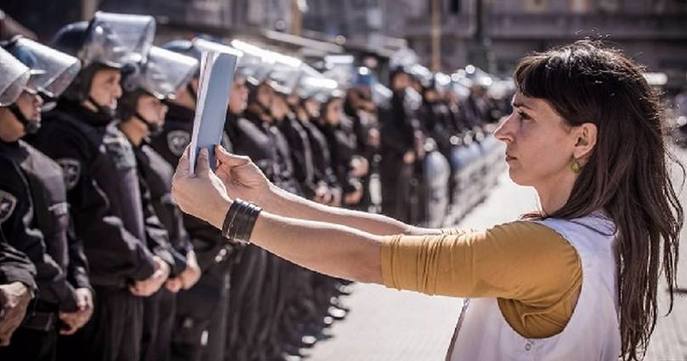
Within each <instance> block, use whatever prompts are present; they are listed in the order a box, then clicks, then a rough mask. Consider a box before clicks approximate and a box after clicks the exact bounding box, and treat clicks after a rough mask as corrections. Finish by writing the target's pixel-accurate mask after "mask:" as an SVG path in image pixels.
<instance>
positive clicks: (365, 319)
mask: <svg viewBox="0 0 687 361" xmlns="http://www.w3.org/2000/svg"><path fill="white" fill-rule="evenodd" d="M678 156H679V158H680V159H682V160H683V161H685V162H686V163H687V152H683V151H678ZM685 193H686V192H682V194H681V197H680V199H681V200H682V202H683V204H686V205H687V202H685V201H686V200H687V195H686V194H685ZM532 209H536V197H535V194H534V192H533V191H532V190H531V189H528V188H523V187H519V186H517V185H515V184H513V183H512V182H511V181H510V180H509V179H508V177H507V175H506V174H504V175H502V176H501V177H500V179H499V184H498V186H497V187H496V188H495V189H494V190H493V192H492V194H491V196H490V197H489V198H488V199H487V200H486V201H485V202H484V203H482V204H481V205H480V206H478V207H477V208H475V209H474V210H473V211H472V212H471V213H470V214H469V215H468V216H467V217H466V218H465V219H464V220H463V221H462V222H461V224H460V226H461V227H466V228H484V227H488V226H490V225H493V224H497V223H502V222H506V221H509V220H514V219H516V218H517V217H518V216H519V215H520V214H522V213H523V212H525V211H527V210H532ZM683 235H687V231H683ZM682 250H683V251H682V252H681V254H682V255H683V256H682V257H681V267H680V268H679V273H680V277H679V282H680V283H681V285H682V286H683V287H685V288H687V261H686V259H687V245H684V244H683V246H682ZM353 290H354V292H353V294H352V295H351V296H348V297H346V298H344V303H345V304H346V305H347V306H349V307H350V308H351V312H350V313H349V315H348V317H347V318H346V319H345V320H344V321H340V322H338V323H336V324H335V325H334V326H333V327H332V328H331V329H330V331H331V334H332V335H333V337H332V338H330V339H328V340H325V341H322V342H319V343H318V344H317V345H316V346H315V347H314V348H312V349H310V350H305V353H306V354H307V355H309V358H308V359H309V360H316V361H319V360H327V361H368V360H369V361H391V360H394V361H404V360H408V361H410V360H413V361H417V360H439V361H440V360H443V359H444V356H445V353H446V349H447V347H448V343H449V340H450V338H451V335H452V332H453V329H454V326H455V322H456V320H457V318H458V312H459V307H460V305H461V300H460V299H456V298H448V297H430V296H425V295H421V294H417V293H413V292H405V291H404V292H401V291H396V290H392V289H387V288H384V287H382V286H373V285H362V284H358V285H355V286H354V289H353ZM659 294H660V297H661V304H662V305H665V304H666V299H667V297H666V292H665V286H664V285H661V288H660V290H659ZM666 311H667V308H666V307H665V306H662V308H661V311H660V313H661V314H662V315H663V314H665V312H666ZM646 360H660V361H665V360H671V361H673V360H675V361H677V360H681V361H685V360H687V295H686V296H681V297H678V298H677V300H676V303H675V306H674V309H673V312H672V313H671V314H670V315H669V316H668V317H661V318H660V319H659V322H658V325H657V327H656V332H655V334H654V336H653V337H652V340H651V343H650V346H649V350H648V352H647V357H646Z"/></svg>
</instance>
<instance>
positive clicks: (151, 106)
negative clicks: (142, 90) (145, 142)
mask: <svg viewBox="0 0 687 361" xmlns="http://www.w3.org/2000/svg"><path fill="white" fill-rule="evenodd" d="M136 110H137V111H138V113H139V114H141V116H142V117H143V118H144V119H145V120H146V121H148V122H150V123H153V124H157V125H159V126H162V125H164V122H165V115H167V106H166V105H165V104H164V103H163V102H162V101H161V100H160V99H158V98H156V97H154V96H151V95H148V94H143V95H141V96H140V97H138V103H137V104H136Z"/></svg>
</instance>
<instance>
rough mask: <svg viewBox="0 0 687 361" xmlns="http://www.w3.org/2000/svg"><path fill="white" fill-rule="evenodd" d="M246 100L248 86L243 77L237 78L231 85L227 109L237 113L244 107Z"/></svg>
mask: <svg viewBox="0 0 687 361" xmlns="http://www.w3.org/2000/svg"><path fill="white" fill-rule="evenodd" d="M247 102H248V87H247V86H246V80H245V79H237V80H235V81H234V84H233V85H232V87H231V95H230V96H229V110H230V111H231V112H232V113H235V114H238V113H241V112H243V111H244V110H245V109H246V103H247Z"/></svg>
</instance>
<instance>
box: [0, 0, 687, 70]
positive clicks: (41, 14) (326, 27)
mask: <svg viewBox="0 0 687 361" xmlns="http://www.w3.org/2000/svg"><path fill="white" fill-rule="evenodd" d="M0 6H1V7H2V9H3V10H5V11H6V12H7V13H8V14H10V15H11V16H13V17H14V18H15V19H17V20H18V21H19V22H21V23H23V24H24V25H26V26H27V27H28V28H30V29H32V30H34V31H35V32H36V33H37V34H38V36H39V37H41V38H43V39H45V38H47V37H49V36H52V34H54V32H55V30H57V28H59V26H60V25H62V24H65V23H67V22H69V21H75V20H78V19H80V18H87V17H89V15H88V14H89V13H92V12H93V11H95V10H96V9H102V10H107V11H118V12H134V13H141V14H151V15H154V16H156V17H157V19H158V23H159V24H161V26H160V28H161V29H162V31H161V32H160V33H161V34H162V35H163V36H164V34H165V31H169V32H171V34H170V36H172V35H178V32H177V30H178V31H187V32H189V33H194V32H210V33H214V34H218V35H223V34H230V33H231V34H235V33H242V32H248V33H250V32H268V33H269V34H272V35H271V36H272V37H275V38H279V37H281V39H280V40H279V41H284V42H287V43H288V42H296V43H298V42H303V41H304V40H299V39H297V38H295V37H285V36H283V35H279V34H284V35H286V34H287V33H296V34H298V35H302V36H304V37H305V38H311V39H316V40H320V41H325V42H333V43H335V44H336V45H338V46H343V47H344V49H345V50H350V49H358V50H360V51H363V52H371V53H374V52H379V53H380V54H382V55H385V54H387V55H388V53H389V52H390V51H391V50H390V49H395V48H398V47H400V46H404V45H405V44H406V42H407V43H408V44H409V45H410V46H411V47H412V48H413V49H415V50H416V52H417V53H418V54H419V55H420V57H421V60H422V61H423V63H425V64H426V65H430V64H431V56H432V31H433V22H432V14H433V10H436V11H437V12H438V17H437V18H435V19H437V20H438V21H437V22H435V23H434V24H436V25H438V26H437V27H436V28H435V29H436V30H438V33H439V34H440V35H439V37H440V43H439V44H440V47H439V49H440V50H439V51H440V54H439V55H440V64H439V65H440V67H441V68H442V69H444V70H453V69H456V68H458V67H462V66H465V65H466V64H476V65H478V66H481V67H483V68H486V69H488V70H490V71H492V72H502V73H508V72H510V71H511V69H512V67H513V65H514V64H515V63H516V62H517V60H518V59H519V58H520V57H522V55H524V54H526V53H528V52H531V51H536V50H544V49H547V48H549V47H551V46H553V45H557V44H562V43H567V42H570V41H573V40H576V39H580V38H585V37H590V38H593V39H604V40H607V41H610V42H612V43H615V44H616V45H617V46H618V47H620V48H622V49H623V50H625V52H626V53H627V54H629V55H631V56H633V57H634V58H636V59H637V60H638V61H640V62H642V63H644V64H646V65H647V66H648V68H649V69H650V70H652V71H666V72H673V73H676V72H681V74H682V76H683V77H684V74H685V72H687V0H53V1H47V2H46V1H44V0H3V2H2V5H0ZM165 26H166V27H165ZM301 45H303V46H309V45H311V44H310V43H307V42H306V44H301ZM323 49H327V48H326V47H325V48H323ZM329 50H331V48H329Z"/></svg>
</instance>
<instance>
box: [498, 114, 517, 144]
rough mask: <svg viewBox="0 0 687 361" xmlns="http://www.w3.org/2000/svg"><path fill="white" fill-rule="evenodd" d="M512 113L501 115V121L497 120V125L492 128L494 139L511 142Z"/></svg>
mask: <svg viewBox="0 0 687 361" xmlns="http://www.w3.org/2000/svg"><path fill="white" fill-rule="evenodd" d="M512 118H513V113H511V114H510V115H508V116H506V117H503V118H502V119H501V121H500V122H499V125H498V127H496V130H494V136H495V137H496V139H498V140H500V141H502V142H504V143H511V142H513V139H514V137H513V134H514V132H513V129H512V128H513V126H512V124H513V120H512Z"/></svg>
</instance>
